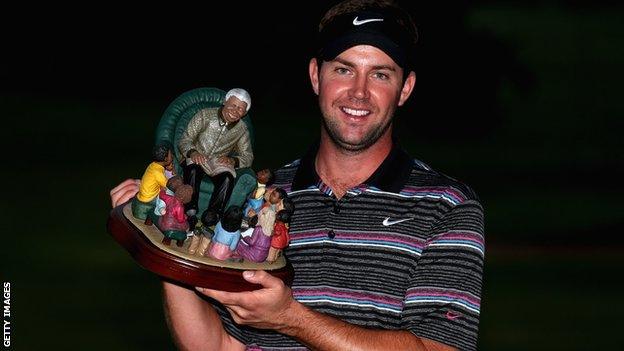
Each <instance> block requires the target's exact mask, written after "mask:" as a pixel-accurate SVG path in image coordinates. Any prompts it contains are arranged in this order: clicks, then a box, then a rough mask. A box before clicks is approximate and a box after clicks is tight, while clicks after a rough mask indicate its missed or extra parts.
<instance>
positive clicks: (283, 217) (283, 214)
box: [275, 209, 292, 224]
mask: <svg viewBox="0 0 624 351" xmlns="http://www.w3.org/2000/svg"><path fill="white" fill-rule="evenodd" d="M291 216H292V213H291V212H289V211H287V210H286V209H283V210H279V211H277V214H276V215H275V220H276V221H279V222H282V223H284V224H286V223H290V217H291Z"/></svg>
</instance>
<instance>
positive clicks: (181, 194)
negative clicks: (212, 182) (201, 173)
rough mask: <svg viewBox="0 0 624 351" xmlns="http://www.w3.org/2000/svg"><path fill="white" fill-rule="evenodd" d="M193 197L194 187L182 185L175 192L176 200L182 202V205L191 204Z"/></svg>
mask: <svg viewBox="0 0 624 351" xmlns="http://www.w3.org/2000/svg"><path fill="white" fill-rule="evenodd" d="M192 196H193V187H192V186H190V185H187V184H182V185H180V186H178V188H177V189H176V191H175V197H176V199H178V200H180V202H181V203H183V204H187V203H189V202H191V197H192Z"/></svg>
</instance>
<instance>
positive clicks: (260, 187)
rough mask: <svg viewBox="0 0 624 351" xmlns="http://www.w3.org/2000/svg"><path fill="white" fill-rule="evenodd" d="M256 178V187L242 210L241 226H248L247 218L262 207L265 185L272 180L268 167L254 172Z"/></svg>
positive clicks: (271, 173)
mask: <svg viewBox="0 0 624 351" xmlns="http://www.w3.org/2000/svg"><path fill="white" fill-rule="evenodd" d="M256 180H257V181H258V184H257V186H256V189H255V190H254V191H253V192H252V193H251V194H250V196H249V199H248V200H247V206H246V207H245V210H244V211H243V224H242V227H243V228H245V229H246V228H249V220H250V219H251V218H252V217H253V216H255V215H256V214H257V213H258V212H260V209H261V208H262V204H263V202H264V194H265V192H266V187H267V185H268V184H270V183H272V182H273V172H272V171H271V170H270V169H268V168H265V169H263V170H260V171H258V172H256Z"/></svg>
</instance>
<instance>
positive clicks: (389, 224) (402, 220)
mask: <svg viewBox="0 0 624 351" xmlns="http://www.w3.org/2000/svg"><path fill="white" fill-rule="evenodd" d="M410 219H414V218H403V219H399V220H396V221H391V220H390V217H386V219H384V220H383V222H382V223H381V224H383V225H385V226H386V227H389V226H391V225H395V224H397V223H401V222H405V221H409V220H410Z"/></svg>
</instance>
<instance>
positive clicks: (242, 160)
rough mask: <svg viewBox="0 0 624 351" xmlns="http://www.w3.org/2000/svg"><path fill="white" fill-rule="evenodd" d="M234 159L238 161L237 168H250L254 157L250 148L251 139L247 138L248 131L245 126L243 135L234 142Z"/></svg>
mask: <svg viewBox="0 0 624 351" xmlns="http://www.w3.org/2000/svg"><path fill="white" fill-rule="evenodd" d="M241 123H244V122H241ZM235 158H236V159H237V160H238V165H236V167H237V168H246V167H251V163H252V162H253V159H254V155H253V150H252V148H251V138H250V137H249V129H247V126H245V133H244V134H243V135H242V136H241V137H240V138H239V139H238V141H237V142H236V156H235Z"/></svg>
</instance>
